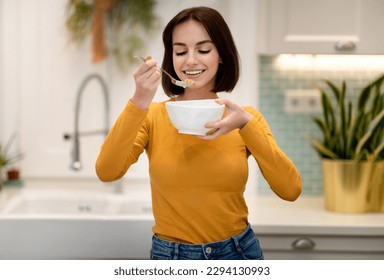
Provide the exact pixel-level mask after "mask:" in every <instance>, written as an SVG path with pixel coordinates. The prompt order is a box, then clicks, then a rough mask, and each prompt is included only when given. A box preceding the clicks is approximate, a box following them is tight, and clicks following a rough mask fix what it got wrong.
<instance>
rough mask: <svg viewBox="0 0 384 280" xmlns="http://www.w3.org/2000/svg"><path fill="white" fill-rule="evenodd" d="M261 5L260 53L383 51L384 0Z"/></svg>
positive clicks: (282, 0)
mask: <svg viewBox="0 0 384 280" xmlns="http://www.w3.org/2000/svg"><path fill="white" fill-rule="evenodd" d="M259 9H260V10H259V11H260V13H259V17H260V20H261V21H260V25H259V31H260V36H261V39H260V41H261V45H260V52H261V53H265V54H279V53H309V54H312V53H324V54H338V53H351V54H383V53H384V36H383V35H384V32H383V31H382V29H381V28H380V26H383V24H384V17H382V16H381V15H380V14H381V13H382V12H383V11H384V1H382V0H364V1H363V0H323V1H318V0H261V1H260V6H259ZM380 29H381V30H380Z"/></svg>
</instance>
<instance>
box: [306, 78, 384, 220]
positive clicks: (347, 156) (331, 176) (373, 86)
mask: <svg viewBox="0 0 384 280" xmlns="http://www.w3.org/2000/svg"><path fill="white" fill-rule="evenodd" d="M325 84H326V86H327V87H326V89H328V91H326V89H324V88H320V92H321V102H322V111H323V112H322V113H323V114H322V117H314V118H313V120H314V122H315V123H316V124H317V126H318V127H319V129H320V131H321V134H322V139H318V138H314V139H313V140H312V145H313V147H314V148H315V150H316V151H317V152H318V154H319V155H320V157H321V158H322V169H323V170H322V171H323V184H324V203H325V208H326V209H328V210H331V211H336V212H373V211H374V212H377V211H380V212H383V211H384V143H383V136H384V91H383V86H382V85H383V84H384V75H381V76H380V77H378V78H376V79H375V80H374V81H372V82H370V83H369V84H368V85H366V86H365V87H364V88H363V89H362V90H361V91H360V93H359V96H358V98H357V103H356V106H355V107H354V106H353V104H352V101H347V100H346V92H347V88H346V83H345V81H343V82H342V85H341V87H337V86H336V85H335V84H334V83H333V82H331V81H329V80H325Z"/></svg>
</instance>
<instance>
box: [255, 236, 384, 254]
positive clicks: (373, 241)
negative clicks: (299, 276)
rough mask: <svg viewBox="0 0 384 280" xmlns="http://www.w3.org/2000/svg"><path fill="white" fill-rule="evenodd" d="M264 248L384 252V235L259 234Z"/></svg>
mask: <svg viewBox="0 0 384 280" xmlns="http://www.w3.org/2000/svg"><path fill="white" fill-rule="evenodd" d="M257 237H258V239H259V241H260V244H261V247H262V248H263V250H279V251H288V250H289V251H307V252H308V251H317V252H372V253H373V252H377V253H384V236H332V235H330V236H325V235H278V234H277V235H276V234H271V235H265V234H258V235H257Z"/></svg>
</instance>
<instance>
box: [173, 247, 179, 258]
mask: <svg viewBox="0 0 384 280" xmlns="http://www.w3.org/2000/svg"><path fill="white" fill-rule="evenodd" d="M173 253H174V255H173V259H174V260H177V259H179V243H175V249H174V251H173Z"/></svg>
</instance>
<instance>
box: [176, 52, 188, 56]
mask: <svg viewBox="0 0 384 280" xmlns="http://www.w3.org/2000/svg"><path fill="white" fill-rule="evenodd" d="M186 53H187V52H186V51H182V52H176V55H177V56H181V55H185V54H186Z"/></svg>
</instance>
